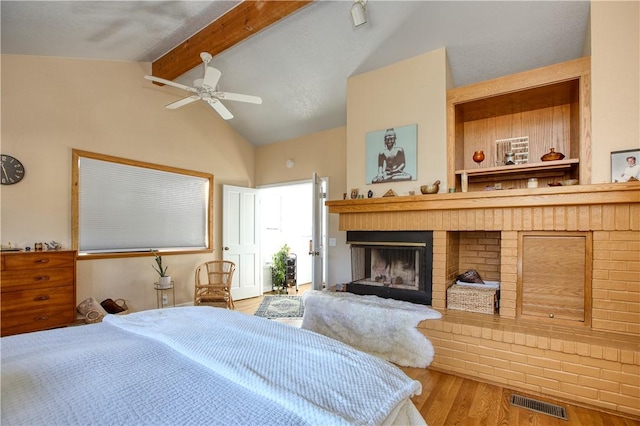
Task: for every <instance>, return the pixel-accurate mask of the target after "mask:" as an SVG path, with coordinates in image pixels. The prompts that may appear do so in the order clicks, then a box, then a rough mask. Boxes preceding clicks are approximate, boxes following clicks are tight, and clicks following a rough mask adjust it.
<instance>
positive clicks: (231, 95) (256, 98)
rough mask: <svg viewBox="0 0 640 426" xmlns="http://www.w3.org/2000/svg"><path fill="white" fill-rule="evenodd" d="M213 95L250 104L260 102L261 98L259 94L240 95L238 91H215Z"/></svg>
mask: <svg viewBox="0 0 640 426" xmlns="http://www.w3.org/2000/svg"><path fill="white" fill-rule="evenodd" d="M215 96H216V97H217V98H220V99H224V100H229V101H240V102H249V103H250V104H261V103H262V98H261V97H259V96H251V95H241V94H239V93H229V92H216V94H215Z"/></svg>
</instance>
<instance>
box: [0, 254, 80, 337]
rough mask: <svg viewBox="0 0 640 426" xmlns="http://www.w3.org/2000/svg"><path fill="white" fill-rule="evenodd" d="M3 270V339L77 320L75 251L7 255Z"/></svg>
mask: <svg viewBox="0 0 640 426" xmlns="http://www.w3.org/2000/svg"><path fill="white" fill-rule="evenodd" d="M1 271H2V272H1V275H0V290H1V291H2V298H1V299H0V311H1V315H2V316H1V317H0V330H1V334H2V336H8V335H11V334H19V333H26V332H29V331H37V330H45V329H48V328H55V327H61V326H66V325H69V324H71V323H73V322H74V321H75V318H76V313H75V312H76V252H75V251H73V250H60V251H37V252H5V253H2V265H1Z"/></svg>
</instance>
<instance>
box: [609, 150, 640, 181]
mask: <svg viewBox="0 0 640 426" xmlns="http://www.w3.org/2000/svg"><path fill="white" fill-rule="evenodd" d="M629 180H640V149H627V150H624V151H613V152H612V153H611V182H629Z"/></svg>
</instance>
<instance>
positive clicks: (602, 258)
mask: <svg viewBox="0 0 640 426" xmlns="http://www.w3.org/2000/svg"><path fill="white" fill-rule="evenodd" d="M592 276H593V279H592V327H593V328H594V329H600V330H611V331H620V332H624V333H633V334H640V232H633V231H597V232H594V233H593V275H592Z"/></svg>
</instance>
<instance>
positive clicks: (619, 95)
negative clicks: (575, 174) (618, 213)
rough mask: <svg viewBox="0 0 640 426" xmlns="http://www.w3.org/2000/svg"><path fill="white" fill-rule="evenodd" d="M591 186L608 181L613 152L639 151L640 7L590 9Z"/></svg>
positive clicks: (601, 4) (616, 4) (617, 4)
mask: <svg viewBox="0 0 640 426" xmlns="http://www.w3.org/2000/svg"><path fill="white" fill-rule="evenodd" d="M591 54H592V57H591V75H592V92H591V93H592V107H591V108H592V115H593V121H592V127H591V129H592V134H593V145H592V148H593V152H592V159H593V160H592V161H593V162H592V182H593V183H601V182H610V181H611V159H610V158H611V151H619V150H626V149H634V148H635V149H640V2H638V1H593V2H592V3H591Z"/></svg>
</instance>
